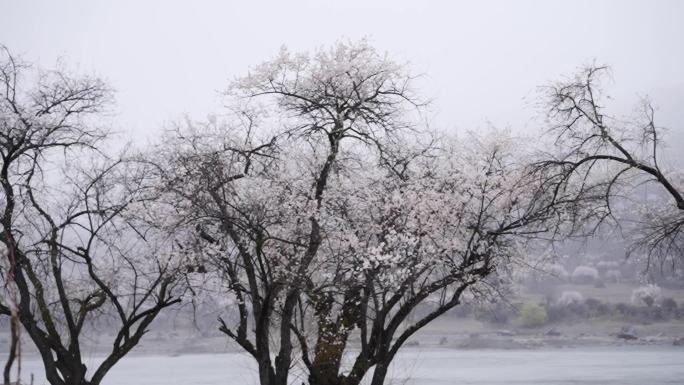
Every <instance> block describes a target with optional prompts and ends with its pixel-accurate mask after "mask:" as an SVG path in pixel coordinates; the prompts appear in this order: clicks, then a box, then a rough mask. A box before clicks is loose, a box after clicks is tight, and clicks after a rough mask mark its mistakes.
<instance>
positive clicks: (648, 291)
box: [632, 284, 663, 307]
mask: <svg viewBox="0 0 684 385" xmlns="http://www.w3.org/2000/svg"><path fill="white" fill-rule="evenodd" d="M662 296H663V295H662V290H660V287H658V286H657V285H653V284H648V285H646V286H640V287H638V288H636V289H634V291H632V303H633V304H635V305H646V306H648V307H651V306H653V305H655V304H656V303H658V302H659V301H660V300H661V298H662Z"/></svg>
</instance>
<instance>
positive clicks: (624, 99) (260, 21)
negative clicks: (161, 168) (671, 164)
mask: <svg viewBox="0 0 684 385" xmlns="http://www.w3.org/2000/svg"><path fill="white" fill-rule="evenodd" d="M2 4H3V6H2V11H1V12H0V43H2V44H5V45H6V46H7V47H8V48H9V49H10V50H11V51H12V52H13V53H14V54H19V55H21V56H22V57H23V58H24V59H25V60H29V61H36V62H38V63H40V65H41V66H44V67H51V66H54V64H55V63H56V60H57V59H58V58H60V57H61V58H63V59H64V62H65V63H66V64H67V65H68V67H69V68H74V69H77V70H79V71H85V72H90V73H96V74H98V75H100V76H102V77H104V78H105V79H107V80H108V81H109V83H110V84H111V85H112V86H113V87H114V88H115V89H116V90H117V102H118V104H117V107H116V111H117V113H118V114H119V115H118V117H117V120H116V123H115V125H116V126H115V128H117V129H118V130H121V131H124V132H128V133H129V134H130V135H132V136H133V137H134V138H136V139H138V140H145V139H149V138H152V137H153V136H154V134H155V133H158V132H159V131H160V130H161V129H162V127H163V126H164V124H167V123H168V122H169V121H172V120H174V119H177V118H178V117H179V116H180V115H182V114H184V113H188V114H191V115H192V116H194V117H198V118H201V117H203V116H205V115H206V114H208V113H211V112H220V108H221V107H220V106H221V104H220V98H219V93H220V91H221V90H222V89H224V88H225V87H226V85H227V84H228V82H229V81H230V79H232V78H233V77H235V76H239V75H242V74H245V73H246V71H247V70H248V68H249V67H250V66H252V65H256V64H258V63H260V62H261V61H263V60H266V59H269V58H271V57H272V56H274V55H275V54H276V53H277V52H278V49H279V47H280V46H281V45H286V46H288V47H289V48H291V49H293V50H307V49H312V48H316V47H319V46H321V45H330V44H332V43H334V42H335V41H337V40H340V39H346V38H351V39H358V38H361V37H368V38H369V39H370V40H371V42H372V43H373V44H374V45H375V46H376V47H378V48H379V49H381V50H383V51H387V52H389V53H390V55H392V56H393V57H395V58H396V59H397V60H399V61H410V62H411V63H412V68H413V69H414V72H416V73H424V74H426V75H427V76H426V77H425V78H424V80H423V84H422V94H423V95H425V96H427V97H430V98H433V99H434V100H435V102H434V104H433V108H432V109H433V115H434V119H433V125H434V126H436V127H440V128H444V129H449V130H453V129H459V130H467V129H478V128H482V127H484V126H486V125H487V122H488V121H489V122H491V123H492V124H494V125H497V126H499V127H506V126H510V127H511V128H512V129H515V130H520V131H521V132H532V129H534V128H535V127H536V125H537V124H538V123H536V122H534V121H531V118H533V117H534V116H535V114H536V113H537V109H536V108H535V106H534V105H535V97H536V95H537V94H536V92H537V91H536V90H537V86H539V85H543V84H546V83H548V82H549V81H552V80H556V79H560V77H561V76H562V75H563V74H567V75H569V74H572V73H573V71H575V69H576V68H577V67H579V66H581V65H583V64H587V63H591V62H593V61H596V62H597V63H600V64H609V65H610V66H612V69H613V82H612V83H611V84H609V88H610V94H611V95H612V96H613V97H614V98H615V101H614V103H615V106H616V111H618V112H620V113H628V112H629V111H630V109H629V108H630V107H631V106H633V105H634V103H636V102H637V100H638V98H639V97H640V96H643V95H649V96H650V97H651V98H652V99H653V100H654V103H655V105H656V106H657V107H658V108H659V112H658V113H659V116H658V117H657V120H658V123H660V125H662V126H666V127H668V128H669V129H670V130H671V131H670V134H671V136H672V137H674V138H675V141H674V142H673V143H672V144H671V145H670V153H671V154H672V153H675V154H676V153H677V152H678V151H679V150H678V147H679V145H681V144H682V143H684V124H682V122H684V105H683V102H684V1H638V2H635V1H576V0H575V1H541V0H540V1H477V2H475V1H471V2H457V1H441V2H440V1H412V2H408V1H397V0H388V1H370V0H366V1H357V0H353V1H351V0H346V1H336V2H335V1H314V0H310V1H269V2H266V1H234V2H231V1H215V2H210V1H193V2H190V1H187V2H180V1H156V2H153V1H108V2H103V1H65V2H62V1H4V2H3V3H2Z"/></svg>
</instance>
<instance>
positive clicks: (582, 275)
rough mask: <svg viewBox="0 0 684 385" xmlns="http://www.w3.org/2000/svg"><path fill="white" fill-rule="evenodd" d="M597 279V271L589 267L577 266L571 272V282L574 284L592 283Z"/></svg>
mask: <svg viewBox="0 0 684 385" xmlns="http://www.w3.org/2000/svg"><path fill="white" fill-rule="evenodd" d="M598 278H599V273H598V270H596V269H595V268H593V267H590V266H577V267H576V268H575V270H573V272H572V281H573V282H576V283H593V282H594V281H595V280H597V279H598Z"/></svg>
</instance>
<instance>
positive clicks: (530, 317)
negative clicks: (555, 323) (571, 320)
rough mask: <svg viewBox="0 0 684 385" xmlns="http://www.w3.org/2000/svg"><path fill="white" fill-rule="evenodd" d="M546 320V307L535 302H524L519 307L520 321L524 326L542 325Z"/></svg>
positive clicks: (547, 317)
mask: <svg viewBox="0 0 684 385" xmlns="http://www.w3.org/2000/svg"><path fill="white" fill-rule="evenodd" d="M548 320H549V316H548V315H547V314H546V309H544V308H543V307H542V306H539V305H537V304H534V303H526V304H524V305H523V306H522V308H521V309H520V321H521V323H522V326H524V327H528V328H533V327H539V326H543V325H544V324H546V322H548Z"/></svg>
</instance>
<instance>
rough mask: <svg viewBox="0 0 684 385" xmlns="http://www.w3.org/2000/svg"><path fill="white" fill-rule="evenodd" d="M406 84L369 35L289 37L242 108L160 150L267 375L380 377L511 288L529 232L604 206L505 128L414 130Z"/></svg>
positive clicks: (184, 218) (180, 207)
mask: <svg viewBox="0 0 684 385" xmlns="http://www.w3.org/2000/svg"><path fill="white" fill-rule="evenodd" d="M412 80H413V77H411V76H410V75H409V74H408V73H407V72H406V69H405V68H404V66H401V65H398V64H397V63H395V62H394V61H392V60H390V59H388V58H387V57H386V56H384V55H382V54H380V53H378V52H377V51H376V50H375V49H373V48H372V47H371V46H369V45H368V44H367V43H366V42H359V43H349V44H346V43H341V44H338V45H337V46H335V47H333V48H332V49H330V50H319V51H317V52H316V53H315V54H313V55H308V54H291V53H290V52H288V51H287V50H283V51H281V53H280V54H279V55H278V56H277V57H276V58H275V59H273V60H270V61H267V62H265V63H263V64H261V65H259V66H257V67H255V68H254V69H253V70H252V71H251V72H250V74H249V75H247V76H245V77H243V78H239V79H237V80H236V81H235V82H234V83H233V84H232V85H231V87H230V89H229V90H228V95H229V98H230V100H231V101H232V102H233V103H235V104H236V105H238V108H237V109H236V114H235V117H234V118H230V119H227V120H222V119H214V120H210V121H209V122H207V123H198V122H186V123H184V124H182V125H180V126H179V127H178V129H177V130H175V132H174V133H172V134H171V135H169V136H168V137H167V139H166V141H165V142H164V144H162V145H161V146H160V147H159V149H158V152H157V153H156V155H155V157H156V161H155V163H156V164H157V165H159V167H158V171H157V172H158V175H157V177H158V178H159V183H158V185H159V186H160V196H162V197H163V198H162V199H161V200H160V201H159V204H161V205H166V206H167V207H168V208H167V209H165V210H162V211H164V212H174V213H176V214H174V215H175V216H176V217H177V220H176V221H175V222H174V221H172V223H171V224H168V225H167V226H170V227H171V228H173V229H175V230H174V231H179V232H181V233H184V234H186V235H187V237H186V238H185V241H184V243H183V247H184V250H187V251H188V252H190V251H191V252H192V254H193V255H194V256H195V258H196V259H197V262H196V263H197V266H198V267H197V268H193V269H192V271H193V274H194V275H195V276H196V275H198V274H195V273H196V272H199V271H200V270H201V272H200V273H199V275H204V276H213V277H215V279H216V280H218V281H219V282H221V284H222V288H223V290H224V292H225V293H226V295H229V296H231V297H232V298H233V300H234V304H235V305H234V307H235V310H236V311H235V313H234V314H232V315H231V314H228V315H227V316H226V317H223V318H221V319H220V330H221V331H223V332H224V333H225V334H226V335H228V336H229V337H230V338H231V339H233V340H234V341H235V342H237V343H238V344H239V345H240V346H241V347H242V348H243V349H244V350H245V351H246V352H248V353H249V354H250V355H252V356H253V357H254V359H255V360H256V362H257V365H258V368H259V380H260V382H261V384H286V383H288V381H289V380H291V379H292V378H293V377H294V376H297V375H302V376H303V377H305V378H306V379H307V380H308V382H309V383H311V384H358V383H360V381H361V380H362V379H363V378H366V377H369V378H370V379H371V382H372V383H373V384H382V383H384V382H385V380H386V376H387V369H388V367H389V364H390V363H391V362H392V360H393V358H394V357H395V355H396V353H397V352H398V351H399V349H400V348H401V347H402V345H403V344H404V343H405V342H406V341H407V340H408V339H409V338H410V337H411V336H412V335H414V334H415V333H416V332H417V331H418V330H420V329H421V328H422V327H423V326H425V325H427V324H428V323H429V322H431V321H432V320H434V319H435V318H437V317H439V316H440V315H442V314H444V313H445V312H447V311H448V310H449V309H451V308H453V307H454V306H457V305H458V303H459V301H460V299H461V297H462V295H464V293H466V292H471V293H472V292H486V291H488V290H497V289H499V288H501V285H502V283H503V282H504V281H505V280H506V277H507V275H508V274H507V273H508V270H509V269H510V268H511V266H513V265H514V264H515V261H516V260H519V259H520V258H522V255H523V254H522V253H521V250H523V246H524V244H525V242H526V241H527V240H528V239H531V238H536V237H537V236H538V235H540V234H545V235H549V234H550V236H553V234H556V233H557V232H558V231H560V229H561V228H564V227H568V228H569V229H570V230H572V229H574V228H575V225H576V223H578V218H580V217H582V216H585V215H589V216H590V215H593V213H592V212H588V211H585V210H583V207H584V206H583V202H582V200H583V199H588V197H592V198H593V196H592V195H582V194H578V193H577V190H576V189H572V188H568V189H566V190H565V191H562V192H559V191H555V190H547V189H545V188H546V187H547V186H548V184H544V183H541V181H543V180H545V179H546V178H549V177H554V176H553V175H550V174H546V173H545V171H544V170H539V169H534V168H530V167H528V164H529V162H530V159H529V157H528V154H527V153H526V152H525V150H524V148H525V146H523V145H521V143H520V142H519V141H517V140H515V139H513V138H510V136H509V135H507V134H506V133H504V132H499V131H495V132H491V133H489V134H487V135H479V136H478V135H472V136H468V137H467V138H463V139H460V140H456V139H453V138H444V137H443V138H440V137H436V136H435V135H430V134H428V133H426V132H425V131H424V130H421V129H419V127H420V109H421V107H422V106H423V103H422V102H420V101H419V99H418V98H417V97H416V95H415V94H414V93H413V88H412ZM566 225H567V226H566ZM568 228H564V229H563V230H564V231H567V230H568ZM200 266H201V269H200V268H199V267H200ZM205 279H206V278H205ZM426 303H429V304H430V306H431V307H430V309H431V310H430V311H429V312H428V313H427V314H424V313H418V312H416V309H417V308H418V307H419V306H421V305H424V304H426ZM354 335H356V336H358V338H351V337H352V336H354ZM343 357H352V360H351V363H350V364H349V365H344V364H343ZM296 364H299V365H296ZM293 367H296V368H298V370H300V369H301V372H298V371H293V370H292V368H293ZM371 373H372V374H371Z"/></svg>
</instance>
